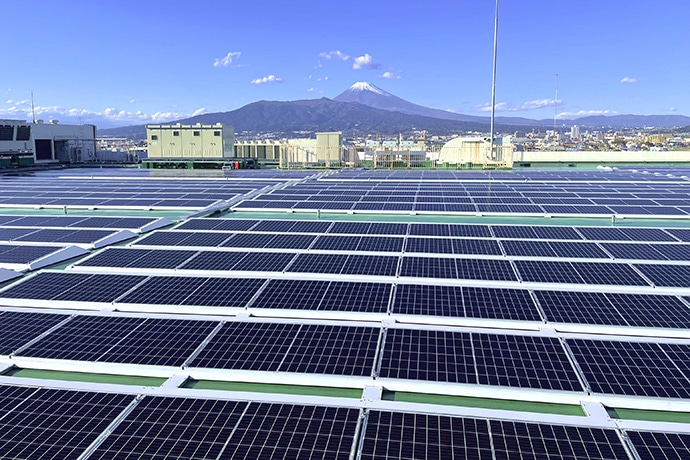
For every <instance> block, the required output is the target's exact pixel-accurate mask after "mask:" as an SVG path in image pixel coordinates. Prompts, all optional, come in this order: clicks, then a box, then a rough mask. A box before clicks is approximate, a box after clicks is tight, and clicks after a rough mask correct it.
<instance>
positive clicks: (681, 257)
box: [649, 244, 690, 262]
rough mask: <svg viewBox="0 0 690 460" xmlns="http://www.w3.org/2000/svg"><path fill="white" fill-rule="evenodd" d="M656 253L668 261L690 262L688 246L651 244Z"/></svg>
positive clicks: (689, 246) (689, 248) (689, 247)
mask: <svg viewBox="0 0 690 460" xmlns="http://www.w3.org/2000/svg"><path fill="white" fill-rule="evenodd" d="M649 246H651V247H652V249H654V250H655V251H656V252H659V253H661V254H663V256H664V257H665V258H666V259H668V260H678V261H682V262H690V245H687V244H650V245H649Z"/></svg>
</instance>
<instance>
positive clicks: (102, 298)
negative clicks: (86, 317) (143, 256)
mask: <svg viewBox="0 0 690 460" xmlns="http://www.w3.org/2000/svg"><path fill="white" fill-rule="evenodd" d="M144 279H145V277H142V276H133V275H107V274H99V275H92V276H91V277H90V278H88V279H87V280H85V281H83V282H81V283H79V284H76V285H73V286H72V287H70V288H68V289H66V290H64V291H63V292H62V293H60V294H58V295H56V296H54V297H52V298H51V300H67V301H75V302H113V301H114V300H115V299H117V298H118V297H120V296H121V295H123V294H124V293H126V292H127V291H129V290H130V289H132V288H133V287H134V286H136V285H137V284H139V283H140V282H142V281H143V280H144Z"/></svg>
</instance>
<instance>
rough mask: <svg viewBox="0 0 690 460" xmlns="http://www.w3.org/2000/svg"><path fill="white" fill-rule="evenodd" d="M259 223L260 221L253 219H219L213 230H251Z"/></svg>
mask: <svg viewBox="0 0 690 460" xmlns="http://www.w3.org/2000/svg"><path fill="white" fill-rule="evenodd" d="M258 222H259V221H258V220H253V219H218V220H217V221H216V225H215V226H214V227H213V228H212V230H220V231H235V230H249V229H251V228H253V227H254V226H255V225H256V224H257V223H258Z"/></svg>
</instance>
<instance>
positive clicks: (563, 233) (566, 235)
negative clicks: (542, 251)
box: [532, 225, 582, 240]
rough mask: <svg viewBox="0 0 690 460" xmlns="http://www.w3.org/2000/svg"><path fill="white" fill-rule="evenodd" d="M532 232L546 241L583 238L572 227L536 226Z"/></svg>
mask: <svg viewBox="0 0 690 460" xmlns="http://www.w3.org/2000/svg"><path fill="white" fill-rule="evenodd" d="M532 230H533V231H534V233H535V234H536V235H537V237H539V238H542V239H545V240H582V236H581V235H580V234H579V233H577V231H576V230H575V229H574V228H572V227H552V226H539V225H535V226H534V227H532Z"/></svg>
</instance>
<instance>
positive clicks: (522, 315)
mask: <svg viewBox="0 0 690 460" xmlns="http://www.w3.org/2000/svg"><path fill="white" fill-rule="evenodd" d="M462 300H463V304H464V306H465V316H467V317H469V318H487V319H509V320H520V321H541V317H540V316H539V312H538V311H537V308H536V305H535V304H534V301H533V300H532V298H531V297H530V295H529V292H528V291H526V290H521V289H496V288H478V287H471V286H465V287H463V288H462Z"/></svg>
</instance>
